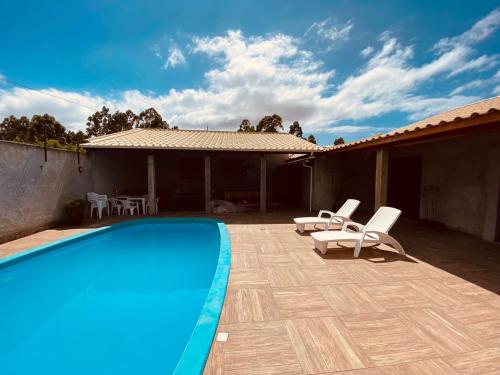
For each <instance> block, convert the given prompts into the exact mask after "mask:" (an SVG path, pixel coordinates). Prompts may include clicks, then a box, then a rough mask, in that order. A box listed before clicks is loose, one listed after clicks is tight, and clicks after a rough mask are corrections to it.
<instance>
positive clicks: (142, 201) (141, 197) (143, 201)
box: [116, 195, 147, 215]
mask: <svg viewBox="0 0 500 375" xmlns="http://www.w3.org/2000/svg"><path fill="white" fill-rule="evenodd" d="M116 199H127V200H129V201H137V202H140V204H141V205H142V214H143V215H146V200H147V195H146V196H144V195H119V196H117V197H116Z"/></svg>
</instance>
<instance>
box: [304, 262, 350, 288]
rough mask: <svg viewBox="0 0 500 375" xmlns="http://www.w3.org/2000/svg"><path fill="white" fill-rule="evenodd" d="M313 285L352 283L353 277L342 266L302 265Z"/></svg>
mask: <svg viewBox="0 0 500 375" xmlns="http://www.w3.org/2000/svg"><path fill="white" fill-rule="evenodd" d="M302 270H303V271H304V273H305V274H306V275H307V278H308V279H309V281H310V283H311V285H332V284H352V283H353V281H352V278H351V277H349V276H348V275H347V274H346V272H344V271H343V269H342V267H341V266H333V265H329V266H307V267H302Z"/></svg>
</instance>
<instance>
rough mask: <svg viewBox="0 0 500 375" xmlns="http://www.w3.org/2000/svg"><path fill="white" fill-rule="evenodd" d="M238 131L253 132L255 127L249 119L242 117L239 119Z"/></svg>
mask: <svg viewBox="0 0 500 375" xmlns="http://www.w3.org/2000/svg"><path fill="white" fill-rule="evenodd" d="M238 131H239V132H254V131H255V127H254V126H253V125H252V124H251V123H250V120H247V119H244V120H243V121H241V124H240V128H239V129H238Z"/></svg>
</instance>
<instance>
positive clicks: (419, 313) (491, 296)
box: [0, 212, 500, 375]
mask: <svg viewBox="0 0 500 375" xmlns="http://www.w3.org/2000/svg"><path fill="white" fill-rule="evenodd" d="M301 214H304V212H279V213H278V212H274V213H267V214H265V215H262V214H260V213H258V212H255V213H245V214H226V215H221V216H218V217H219V218H220V219H222V220H224V222H225V223H226V224H227V226H228V230H229V232H230V235H231V243H232V255H231V274H230V280H229V287H228V290H227V295H226V300H225V304H224V309H223V312H222V315H221V319H220V322H219V327H218V332H226V333H228V334H229V336H228V340H227V341H225V342H220V341H214V343H213V346H212V350H211V353H210V356H209V359H208V361H207V365H206V368H205V374H222V373H224V374H231V375H233V374H238V375H241V374H325V373H349V374H363V375H364V374H413V373H415V374H421V373H432V374H487V373H491V374H493V373H498V372H499V371H500V297H499V293H500V279H499V275H500V254H499V253H498V245H496V244H494V243H488V242H485V241H482V240H480V239H478V238H475V237H472V236H468V235H464V234H460V233H457V232H452V231H435V230H431V229H428V228H424V227H422V226H420V225H418V224H416V223H415V222H412V221H409V220H404V219H403V220H400V221H399V222H398V223H397V224H396V226H395V227H394V229H393V231H392V232H391V233H393V234H394V236H396V237H397V238H398V240H400V241H401V243H402V244H403V246H404V247H405V249H406V251H407V253H408V257H400V256H399V255H398V254H396V253H395V252H393V251H391V250H390V249H389V248H384V247H381V248H367V249H364V250H363V251H362V252H361V256H360V258H353V256H352V249H350V248H338V249H332V250H330V252H329V253H328V254H327V255H325V256H322V255H320V254H318V253H317V252H316V251H314V249H313V242H312V239H311V237H310V236H309V234H308V233H307V232H306V234H304V235H300V234H298V233H297V232H295V225H294V224H292V218H293V217H294V216H298V215H301ZM177 215H181V216H192V215H193V213H187V212H186V213H178V214H177ZM169 216H171V215H170V214H169ZM128 219H130V217H116V216H115V217H110V218H107V217H106V218H104V219H103V220H102V222H99V223H96V222H95V221H94V222H89V223H88V224H87V225H85V226H83V227H81V228H76V229H67V228H55V229H51V230H47V231H43V232H39V233H36V234H34V235H31V236H28V237H24V238H21V239H18V240H15V241H12V242H8V243H5V244H3V245H0V256H7V255H9V254H12V253H15V252H18V251H22V250H24V249H26V248H29V247H31V246H36V245H40V244H43V243H47V242H51V241H54V240H56V239H59V238H62V237H65V236H68V235H71V234H75V233H77V232H81V231H86V230H89V229H91V228H95V227H96V226H102V225H108V224H109V223H112V222H116V221H120V220H128ZM354 219H355V220H357V221H360V222H364V221H366V219H367V217H365V216H355V217H354Z"/></svg>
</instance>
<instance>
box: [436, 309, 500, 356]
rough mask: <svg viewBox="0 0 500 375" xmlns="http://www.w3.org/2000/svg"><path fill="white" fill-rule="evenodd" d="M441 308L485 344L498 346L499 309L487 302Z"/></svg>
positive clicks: (499, 332)
mask: <svg viewBox="0 0 500 375" xmlns="http://www.w3.org/2000/svg"><path fill="white" fill-rule="evenodd" d="M442 310H443V311H444V312H445V313H446V314H448V315H449V316H451V317H452V318H454V319H455V320H457V321H459V322H460V323H462V324H463V325H464V326H466V327H467V328H468V329H469V331H472V332H474V334H475V336H476V337H478V338H479V339H480V340H482V341H483V342H484V344H485V345H486V346H488V345H495V346H500V310H498V309H497V308H495V307H493V306H491V305H489V304H488V303H487V302H478V303H473V304H468V305H462V306H460V307H459V308H455V307H448V308H442Z"/></svg>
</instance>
